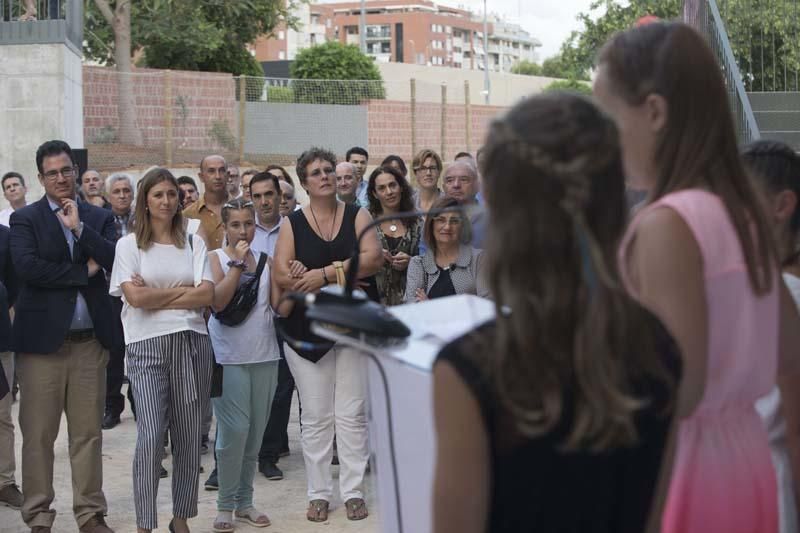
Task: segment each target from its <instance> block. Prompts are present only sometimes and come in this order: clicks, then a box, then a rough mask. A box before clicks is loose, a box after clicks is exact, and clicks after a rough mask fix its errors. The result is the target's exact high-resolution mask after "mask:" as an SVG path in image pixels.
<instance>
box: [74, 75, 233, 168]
mask: <svg viewBox="0 0 800 533" xmlns="http://www.w3.org/2000/svg"><path fill="white" fill-rule="evenodd" d="M168 75H169V76H171V77H172V98H171V100H172V102H171V105H172V135H173V141H172V142H173V149H174V151H175V159H177V160H181V159H184V158H187V159H192V160H193V159H194V158H195V157H196V155H195V153H196V151H199V152H203V151H208V150H219V149H221V148H222V147H221V146H219V143H218V141H217V139H215V138H214V137H213V136H212V135H211V134H210V131H211V128H212V126H213V125H214V123H215V122H219V123H221V124H223V125H225V126H227V128H228V131H229V132H230V133H231V134H232V135H233V136H234V137H235V136H236V131H237V126H236V124H237V114H236V93H235V91H236V88H235V83H234V80H233V78H232V77H231V75H230V74H220V73H211V72H184V71H171V72H169V73H168V72H167V71H164V70H155V69H135V71H134V73H133V74H132V79H133V92H134V99H135V105H136V128H137V130H138V131H139V132H140V134H141V138H142V146H138V147H132V146H131V147H125V146H121V145H119V144H118V140H117V132H118V128H119V119H118V114H117V106H118V104H119V90H118V89H119V86H118V74H117V72H116V70H114V69H112V68H105V67H95V66H84V67H83V110H84V121H83V127H84V142H85V143H86V145H87V147H88V148H89V153H90V164H92V165H93V166H98V167H104V168H110V167H117V168H119V167H127V166H129V165H131V164H139V163H140V162H141V164H163V163H164V161H163V159H164V148H165V141H166V113H167V108H168V106H169V105H170V102H168V101H167V96H166V89H167V76H168ZM218 129H219V126H218ZM222 129H223V130H224V127H223V128H222ZM182 150H183V151H185V152H190V153H191V155H188V154H182V152H181V151H182ZM182 155H183V156H185V157H182Z"/></svg>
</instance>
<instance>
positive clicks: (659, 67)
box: [598, 22, 778, 294]
mask: <svg viewBox="0 0 800 533" xmlns="http://www.w3.org/2000/svg"><path fill="white" fill-rule="evenodd" d="M598 64H599V65H600V66H604V67H605V68H606V69H607V72H608V74H609V78H610V80H611V84H612V86H613V88H614V89H615V90H616V91H618V92H619V94H621V96H622V98H624V99H625V101H626V102H627V103H628V104H630V105H632V106H637V105H641V104H642V103H643V102H644V101H645V99H646V98H647V96H648V95H650V94H653V93H655V94H659V95H661V96H662V97H663V98H664V99H665V100H666V101H667V107H668V118H667V124H666V127H665V129H664V131H663V133H662V135H661V138H660V140H659V143H658V146H657V149H656V154H655V164H656V166H657V168H658V169H659V175H658V176H657V177H656V178H657V181H656V185H655V188H654V189H653V190H652V191H651V193H650V197H649V200H650V201H655V200H658V199H659V198H661V197H663V196H665V195H667V194H669V193H672V192H676V191H680V190H683V189H691V188H708V189H709V190H710V191H711V192H713V193H714V194H716V195H717V196H719V197H720V199H721V200H722V202H723V203H724V204H725V208H726V210H727V212H728V215H729V216H730V217H731V221H732V223H733V226H734V228H735V229H736V233H737V235H738V237H739V242H740V243H741V246H742V250H743V252H744V257H745V261H746V263H747V270H748V272H749V275H750V285H751V286H752V288H753V291H754V292H755V293H756V294H764V293H766V292H769V290H770V289H771V288H772V283H773V280H774V277H775V274H776V269H777V265H778V258H777V252H776V249H775V244H774V241H773V237H772V234H771V231H770V228H769V226H768V224H767V218H766V216H765V213H764V212H763V209H762V205H761V203H760V200H759V195H758V193H757V190H756V188H755V187H754V186H753V184H752V182H751V181H750V178H749V177H748V175H747V173H746V172H745V169H744V167H743V165H742V161H741V159H740V157H739V150H738V148H737V143H736V134H735V129H734V122H733V116H732V115H731V111H730V108H729V105H728V94H727V91H726V89H725V82H724V80H723V78H722V74H721V72H720V68H719V66H718V65H717V62H716V59H715V58H714V54H713V53H712V52H711V49H710V48H709V47H708V45H707V44H706V42H705V41H704V39H703V38H702V37H701V36H700V34H698V33H697V32H696V31H695V30H693V29H692V28H690V27H689V26H686V25H685V24H681V23H676V22H656V23H651V24H647V25H644V26H640V27H638V28H634V29H630V30H627V31H624V32H621V33H618V34H616V35H615V36H614V37H612V38H611V40H609V41H608V43H606V44H605V46H604V47H603V49H602V50H601V51H600V55H599V57H598Z"/></svg>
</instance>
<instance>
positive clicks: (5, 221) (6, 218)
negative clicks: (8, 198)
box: [0, 207, 14, 227]
mask: <svg viewBox="0 0 800 533" xmlns="http://www.w3.org/2000/svg"><path fill="white" fill-rule="evenodd" d="M13 212H14V209H13V208H12V207H6V208H5V209H3V210H2V211H0V224H2V225H3V226H5V227H10V226H11V223H10V221H11V213H13Z"/></svg>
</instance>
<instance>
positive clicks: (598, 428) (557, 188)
mask: <svg viewBox="0 0 800 533" xmlns="http://www.w3.org/2000/svg"><path fill="white" fill-rule="evenodd" d="M481 172H482V176H483V191H484V194H485V198H486V201H487V204H488V210H489V222H490V223H489V233H490V237H491V238H490V239H488V243H489V244H488V247H487V249H486V256H487V259H486V261H487V270H488V273H489V274H488V281H489V285H490V288H491V290H492V293H493V295H494V296H495V299H496V302H495V303H496V306H497V316H498V319H497V325H496V329H495V333H494V335H492V337H491V338H490V339H488V340H480V339H478V338H476V339H475V342H477V343H479V344H480V343H482V346H480V347H479V348H478V349H477V350H476V353H491V354H492V357H491V358H490V359H487V361H485V364H486V367H487V370H488V373H489V375H490V376H491V381H492V383H493V389H494V390H495V391H496V394H497V396H498V398H499V400H500V402H501V404H502V406H503V407H504V410H505V411H506V412H508V413H509V414H510V416H511V418H512V419H513V427H515V428H516V430H517V431H518V432H519V433H520V434H522V435H524V436H527V437H537V436H541V435H543V434H545V433H548V432H550V431H551V430H553V429H554V428H556V427H557V426H558V427H562V426H561V424H562V423H563V418H566V419H567V420H569V424H568V425H567V426H568V427H569V430H568V431H567V432H566V434H565V435H564V438H563V442H562V445H563V447H564V448H565V449H591V450H594V451H602V450H607V449H609V448H612V447H615V446H621V445H629V444H633V443H634V442H635V441H636V439H637V437H638V435H637V432H636V426H635V416H636V414H637V413H638V411H639V410H640V409H642V408H643V407H644V406H646V405H648V403H649V402H650V400H651V398H650V397H648V396H647V394H640V393H638V392H637V391H635V390H634V387H633V386H632V383H634V382H637V381H638V380H639V379H642V378H646V379H652V380H653V381H654V382H656V383H659V384H663V385H664V387H665V388H666V389H667V390H672V389H673V388H674V383H673V381H674V379H673V377H672V374H671V373H670V371H669V370H668V369H667V368H666V367H665V366H664V364H663V361H662V360H661V358H660V357H659V356H658V354H657V353H656V350H655V346H654V342H653V338H654V335H653V331H654V326H653V323H654V321H653V319H652V316H651V315H649V313H647V312H646V311H645V310H644V309H642V308H641V307H640V306H639V305H638V304H636V303H635V302H634V301H633V300H632V299H631V298H630V297H629V296H628V295H627V294H626V293H625V291H624V290H623V288H622V284H621V282H620V278H619V274H618V270H617V267H616V251H617V247H618V245H619V242H620V239H621V237H622V234H623V232H624V229H625V226H626V223H627V209H626V204H625V192H624V190H625V185H624V178H623V170H622V160H621V154H620V147H619V141H618V135H617V131H616V128H615V126H614V124H613V123H612V122H611V120H610V119H608V118H607V117H605V116H604V115H603V114H602V113H601V112H600V111H599V110H598V109H597V108H596V107H595V106H594V105H593V104H592V103H591V102H590V101H589V100H588V99H585V98H583V97H581V96H578V95H571V94H565V93H552V94H547V95H539V96H535V97H532V98H528V99H526V100H524V101H522V102H520V103H519V104H517V105H516V106H515V107H514V108H512V109H511V110H510V111H509V112H508V113H507V114H505V115H504V116H503V117H501V118H499V119H496V120H495V121H494V122H493V123H492V125H491V127H490V130H489V133H488V136H487V141H486V145H485V146H484V148H483V153H482V157H481ZM509 308H510V310H511V311H510V313H508V312H504V310H505V309H509ZM667 398H671V394H667Z"/></svg>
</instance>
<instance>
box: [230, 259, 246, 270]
mask: <svg viewBox="0 0 800 533" xmlns="http://www.w3.org/2000/svg"><path fill="white" fill-rule="evenodd" d="M228 267H231V268H240V269H242V270H244V269H245V268H247V263H246V262H245V261H244V260H242V259H231V260H230V261H228Z"/></svg>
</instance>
